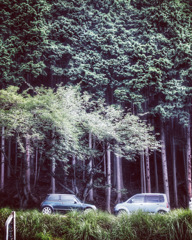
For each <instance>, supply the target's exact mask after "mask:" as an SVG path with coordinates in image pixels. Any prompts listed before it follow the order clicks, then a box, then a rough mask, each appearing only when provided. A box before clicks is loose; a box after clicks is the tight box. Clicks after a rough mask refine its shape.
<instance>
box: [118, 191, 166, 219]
mask: <svg viewBox="0 0 192 240" xmlns="http://www.w3.org/2000/svg"><path fill="white" fill-rule="evenodd" d="M138 210H141V211H144V212H151V213H166V212H169V211H170V207H169V204H168V201H167V197H166V195H165V194H163V193H141V194H136V195H134V196H133V197H131V198H129V199H128V200H127V201H125V202H123V203H119V204H117V205H116V206H115V208H114V213H115V214H116V215H118V214H122V213H124V212H125V213H128V214H129V213H131V212H135V211H138Z"/></svg>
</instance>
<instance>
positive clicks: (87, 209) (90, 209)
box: [84, 208, 93, 214]
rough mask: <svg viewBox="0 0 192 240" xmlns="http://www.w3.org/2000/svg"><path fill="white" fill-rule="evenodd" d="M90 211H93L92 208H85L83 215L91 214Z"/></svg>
mask: <svg viewBox="0 0 192 240" xmlns="http://www.w3.org/2000/svg"><path fill="white" fill-rule="evenodd" d="M92 211H93V209H92V208H86V209H85V210H84V213H85V214H86V213H89V212H92Z"/></svg>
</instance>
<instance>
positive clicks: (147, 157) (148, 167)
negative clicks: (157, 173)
mask: <svg viewBox="0 0 192 240" xmlns="http://www.w3.org/2000/svg"><path fill="white" fill-rule="evenodd" d="M145 157H146V178H147V192H148V193H150V192H151V175H150V161H149V149H148V148H146V149H145Z"/></svg>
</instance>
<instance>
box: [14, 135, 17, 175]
mask: <svg viewBox="0 0 192 240" xmlns="http://www.w3.org/2000/svg"><path fill="white" fill-rule="evenodd" d="M14 173H15V174H16V173H17V136H16V137H15V169H14Z"/></svg>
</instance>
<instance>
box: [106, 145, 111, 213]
mask: <svg viewBox="0 0 192 240" xmlns="http://www.w3.org/2000/svg"><path fill="white" fill-rule="evenodd" d="M106 210H107V211H108V212H109V213H111V150H110V146H109V145H108V146H107V189H106Z"/></svg>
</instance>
